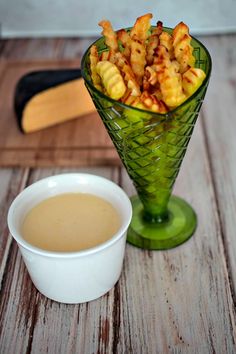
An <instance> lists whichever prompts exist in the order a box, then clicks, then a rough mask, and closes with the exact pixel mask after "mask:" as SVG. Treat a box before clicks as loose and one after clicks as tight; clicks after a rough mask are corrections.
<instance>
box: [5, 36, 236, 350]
mask: <svg viewBox="0 0 236 354" xmlns="http://www.w3.org/2000/svg"><path fill="white" fill-rule="evenodd" d="M201 40H202V41H203V43H205V44H206V46H207V47H208V48H209V50H210V52H211V54H212V57H213V75H212V79H211V83H210V87H209V90H208V93H207V97H206V100H205V104H204V106H203V111H202V113H203V114H202V117H201V121H199V122H198V125H197V127H196V129H195V132H194V136H193V138H192V140H191V142H190V147H189V150H188V152H187V155H186V158H185V160H184V163H183V166H182V169H181V171H180V175H179V177H178V179H177V182H176V186H175V193H176V194H178V195H180V196H182V197H184V198H185V199H186V200H187V201H189V202H190V203H191V204H192V205H193V206H194V208H195V210H196V211H197V214H198V229H197V231H196V233H195V235H194V236H193V237H192V238H191V239H190V240H189V241H188V242H186V243H185V244H183V245H182V246H180V247H178V248H176V249H173V250H170V251H165V252H163V251H162V252H150V251H143V250H139V249H137V248H135V247H133V246H130V245H127V248H126V256H125V262H124V268H123V272H122V276H121V278H120V280H119V282H118V283H117V285H116V286H115V287H114V289H112V290H111V291H110V292H109V293H108V294H107V295H105V296H104V297H102V298H100V299H98V300H96V301H93V302H90V303H88V304H83V305H64V304H59V303H56V302H54V301H51V300H48V299H46V298H45V297H44V296H42V295H41V294H39V293H38V292H37V290H36V289H35V288H34V286H33V285H32V283H31V281H30V279H29V277H28V273H27V271H26V269H25V267H24V264H23V262H22V259H21V257H20V254H19V252H18V248H17V246H16V244H15V242H12V243H8V244H6V240H9V238H8V231H7V228H6V213H7V209H8V206H9V204H10V201H11V200H12V198H13V197H14V196H15V194H16V193H18V191H19V190H20V189H21V188H22V187H23V185H25V183H26V179H27V184H28V183H32V182H33V181H35V180H37V179H39V178H42V177H45V176H48V175H51V174H54V173H61V172H66V171H78V170H79V171H86V172H91V173H97V174H101V175H104V176H105V177H108V178H110V179H113V180H115V181H117V182H118V181H119V183H121V184H122V186H123V187H124V189H125V190H126V191H127V192H128V193H132V191H134V190H133V187H132V184H131V182H130V181H129V179H128V178H127V175H126V174H125V173H124V172H123V173H122V175H120V173H119V169H118V168H104V169H103V168H95V169H94V168H88V169H87V168H85V169H84V168H83V169H77V168H73V169H71V168H60V167H58V168H57V169H54V168H47V169H34V170H32V171H31V172H30V174H28V172H25V171H23V170H20V169H14V170H11V169H2V170H0V182H1V188H0V210H1V212H0V213H1V218H0V230H1V231H0V232H1V233H0V264H1V272H2V273H1V274H2V275H3V278H2V282H1V286H2V288H1V295H0V313H1V318H0V352H1V353H4V354H5V353H12V352H16V353H18V352H19V353H36V354H38V353H40V352H41V353H46V352H48V353H86V354H87V353H88V354H90V353H135V354H139V353H141V354H143V353H148V354H149V353H151V354H152V353H155V354H156V353H157V354H159V353H161V354H165V353H170V354H172V353H184V354H188V353H189V354H195V353H196V354H208V353H217V354H222V353H226V354H231V353H235V352H236V347H235V343H236V325H235V302H234V301H235V298H234V297H235V295H234V294H235V292H234V291H235V284H236V278H235V269H236V268H235V265H236V264H235V257H236V254H235V252H236V241H235V236H234V235H235V211H236V185H235V183H236V182H235V180H236V179H235V177H236V170H235V156H236V150H235V149H236V147H235V144H236V143H235V137H234V131H235V119H234V111H235V90H236V88H235V81H236V77H235V75H236V69H235V63H236V49H235V48H236V46H235V44H236V43H235V41H236V36H235V35H228V36H218V37H205V38H201ZM7 42H8V41H6V42H5V43H4V46H2V53H3V52H4V56H5V58H9V59H14V58H16V57H18V58H19V60H21V58H22V59H24V60H25V59H26V58H28V59H31V58H35V59H36V58H39V57H40V58H55V56H57V57H61V58H70V57H72V58H74V57H77V54H78V56H79V55H80V53H82V50H83V48H84V46H86V44H85V43H82V44H81V42H80V40H77V39H71V40H66V41H64V40H62V41H61V42H60V43H59V44H55V42H54V41H53V40H52V41H51V40H49V41H48V42H45V43H46V45H45V46H44V41H40V44H39V43H38V44H37V40H34V41H33V42H34V44H33V42H31V44H29V42H28V44H27V41H26V42H25V44H24V45H25V47H24V45H23V46H22V43H23V42H22V43H19V42H18V41H13V42H12V43H13V45H12V43H11V41H9V42H8V43H7ZM66 43H67V44H66ZM27 45H28V46H29V47H28V48H31V49H30V50H28V49H27ZM13 47H14V48H13ZM32 48H34V50H35V52H34V53H33V54H32V53H31V51H32ZM14 51H15V53H14ZM21 53H22V54H21ZM37 53H38V55H37ZM0 55H1V53H0ZM32 56H33V57H32ZM78 60H80V59H79V58H78ZM5 64H6V63H5V62H4V63H3V62H2V61H1V60H0V82H1V77H2V78H4V77H5V75H6V71H5V70H1V69H3V68H5ZM1 65H2V66H1ZM23 65H25V63H23ZM1 74H2V76H1ZM13 75H14V74H12V77H13ZM3 96H4V95H3ZM3 96H1V100H0V104H1V102H2V98H4V100H5V98H6V96H4V97H3ZM9 104H10V99H9V97H8V98H7V105H8V107H9ZM0 112H1V114H0V115H1V119H5V118H3V117H4V114H6V110H5V111H4V110H2V109H1V110H0ZM8 117H9V116H8ZM71 123H72V122H71ZM66 124H68V123H66ZM7 127H8V124H7V123H6V126H5V128H7ZM55 128H56V127H55ZM69 130H70V129H69ZM0 134H1V131H0ZM57 134H59V136H60V139H59V140H58V141H57V140H56V139H57V138H56V136H57ZM60 134H62V135H63V133H62V132H61V133H60V129H59V128H58V127H57V128H56V129H55V131H54V134H50V133H48V135H45V136H44V135H43V133H42V132H40V134H39V135H40V137H37V138H36V137H32V138H30V139H32V140H31V141H30V144H29V149H28V150H27V149H26V150H22V151H21V159H22V160H21V161H23V159H24V154H25V157H26V160H27V159H29V161H30V159H35V160H34V161H36V164H35V166H36V165H37V161H38V165H40V161H42V159H43V161H45V160H46V159H47V158H48V161H49V162H48V165H47V166H48V167H50V166H53V165H60V164H61V166H62V165H63V163H65V164H67V166H69V164H70V161H71V159H76V160H77V166H79V165H81V161H83V157H81V156H82V155H78V151H77V150H76V149H78V146H79V148H80V143H81V142H80V141H76V140H74V141H75V144H74V145H73V150H74V151H73V152H69V151H68V150H67V147H68V145H67V143H66V141H69V140H70V139H71V136H72V138H76V132H75V131H73V129H71V130H70V133H69V136H68V137H67V139H68V140H65V141H64V140H63V139H62V137H61V135H60ZM70 134H72V135H71V136H70ZM2 136H3V135H2ZM2 136H1V137H2ZM85 136H86V135H84V134H83V137H82V142H83V144H84V145H83V144H82V145H83V148H84V147H85V144H86V139H85ZM8 138H9V140H8V139H7V138H5V137H4V140H3V141H4V142H6V144H9V142H10V141H11V143H13V140H14V139H13V138H11V134H9V136H8ZM11 139H12V140H11ZM17 139H18V138H17ZM17 139H16V141H17ZM83 139H84V140H83ZM91 139H92V140H93V144H94V145H93V146H94V150H91V155H90V158H91V159H93V156H94V152H95V151H96V147H97V145H96V139H97V136H95V135H94V136H93V137H92V138H91ZM55 141H56V142H57V143H56V146H57V151H56V152H55V153H54V154H55V156H54V155H53V154H52V155H51V157H50V155H49V152H48V151H46V149H45V150H44V149H43V148H41V146H43V144H44V143H45V145H44V146H45V147H46V148H47V147H50V148H51V147H52V146H54V144H55ZM34 144H35V145H34ZM60 144H62V145H60ZM0 145H1V146H0V154H1V153H2V150H1V147H2V146H3V145H2V140H1V138H0ZM8 146H9V151H8V153H9V155H8V156H6V158H7V159H12V160H13V161H14V163H16V161H17V156H16V155H14V152H13V150H12V151H11V147H10V145H8ZM34 146H35V148H34ZM60 146H62V147H60ZM109 146H110V147H111V146H112V145H109ZM31 149H32V151H33V152H32V154H33V157H32V155H30V153H29V152H30V150H31ZM37 149H38V150H37ZM60 149H61V151H63V153H62V155H60V154H59V152H58V151H59V150H60ZM70 153H73V154H75V155H73V156H72V157H71V156H70ZM104 153H105V152H104ZM106 153H107V150H106ZM27 154H28V155H27ZM34 154H35V156H34ZM47 154H48V155H47ZM64 154H66V156H65V159H64V157H63V156H64ZM39 155H40V156H39ZM59 155H60V158H59ZM27 156H28V157H27ZM37 156H39V157H38V160H37ZM85 158H86V157H85ZM63 159H64V160H63ZM60 161H61V162H60ZM98 161H100V163H102V160H100V157H99V159H97V160H96V163H97V162H98ZM107 161H108V163H109V164H110V163H112V162H114V160H113V159H110V157H109V156H108V160H107ZM91 163H92V162H91ZM26 171H27V170H26ZM8 242H10V241H8ZM231 282H232V283H231Z"/></svg>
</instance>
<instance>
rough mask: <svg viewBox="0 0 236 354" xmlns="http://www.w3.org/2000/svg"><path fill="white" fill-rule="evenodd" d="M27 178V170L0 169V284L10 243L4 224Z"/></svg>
mask: <svg viewBox="0 0 236 354" xmlns="http://www.w3.org/2000/svg"><path fill="white" fill-rule="evenodd" d="M27 177H28V169H25V170H21V169H0V181H1V188H0V230H1V233H0V284H1V283H2V276H3V272H4V269H5V266H6V262H7V258H8V254H9V248H10V246H11V243H12V240H11V237H9V231H8V228H7V223H6V220H7V213H8V209H9V206H10V204H11V202H12V201H13V199H14V198H15V197H16V196H17V194H18V193H19V192H20V191H21V190H22V189H23V188H24V186H25V183H26V180H27ZM0 288H1V285H0Z"/></svg>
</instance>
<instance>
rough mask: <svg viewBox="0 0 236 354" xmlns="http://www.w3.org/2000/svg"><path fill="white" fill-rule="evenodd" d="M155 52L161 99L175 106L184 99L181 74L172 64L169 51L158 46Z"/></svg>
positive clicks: (169, 105) (170, 105) (168, 104)
mask: <svg viewBox="0 0 236 354" xmlns="http://www.w3.org/2000/svg"><path fill="white" fill-rule="evenodd" d="M157 54H158V57H157V60H156V65H157V68H158V66H159V68H158V69H157V77H158V82H159V84H160V89H161V93H162V97H163V101H164V102H165V104H166V105H167V106H168V107H171V108H172V107H177V106H178V105H180V104H181V103H183V102H184V101H185V99H186V96H185V95H184V93H183V89H182V80H181V75H180V74H179V73H178V72H176V68H175V65H172V62H171V60H170V57H169V53H168V52H167V50H166V48H165V47H163V46H161V45H160V46H158V48H157Z"/></svg>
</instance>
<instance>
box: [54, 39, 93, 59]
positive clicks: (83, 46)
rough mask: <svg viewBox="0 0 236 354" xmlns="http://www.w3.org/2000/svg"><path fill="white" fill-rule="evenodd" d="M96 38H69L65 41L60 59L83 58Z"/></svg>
mask: <svg viewBox="0 0 236 354" xmlns="http://www.w3.org/2000/svg"><path fill="white" fill-rule="evenodd" d="M95 39H96V38H80V39H78V38H68V39H66V40H65V41H64V45H63V46H62V50H61V51H60V53H59V58H63V59H72V58H80V59H81V58H82V55H83V54H84V53H85V51H86V50H87V49H88V47H89V46H90V45H91V44H92V43H93V42H94V41H95Z"/></svg>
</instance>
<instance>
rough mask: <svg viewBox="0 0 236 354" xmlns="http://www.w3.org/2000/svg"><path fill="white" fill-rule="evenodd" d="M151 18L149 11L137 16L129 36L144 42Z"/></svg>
mask: <svg viewBox="0 0 236 354" xmlns="http://www.w3.org/2000/svg"><path fill="white" fill-rule="evenodd" d="M151 18H152V14H150V13H148V14H146V15H143V16H140V17H138V18H137V20H136V22H135V24H134V26H133V28H132V30H131V32H130V37H131V38H132V39H137V40H139V41H140V42H142V43H145V41H146V39H147V38H148V31H149V29H150V27H151V23H150V20H151Z"/></svg>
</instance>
